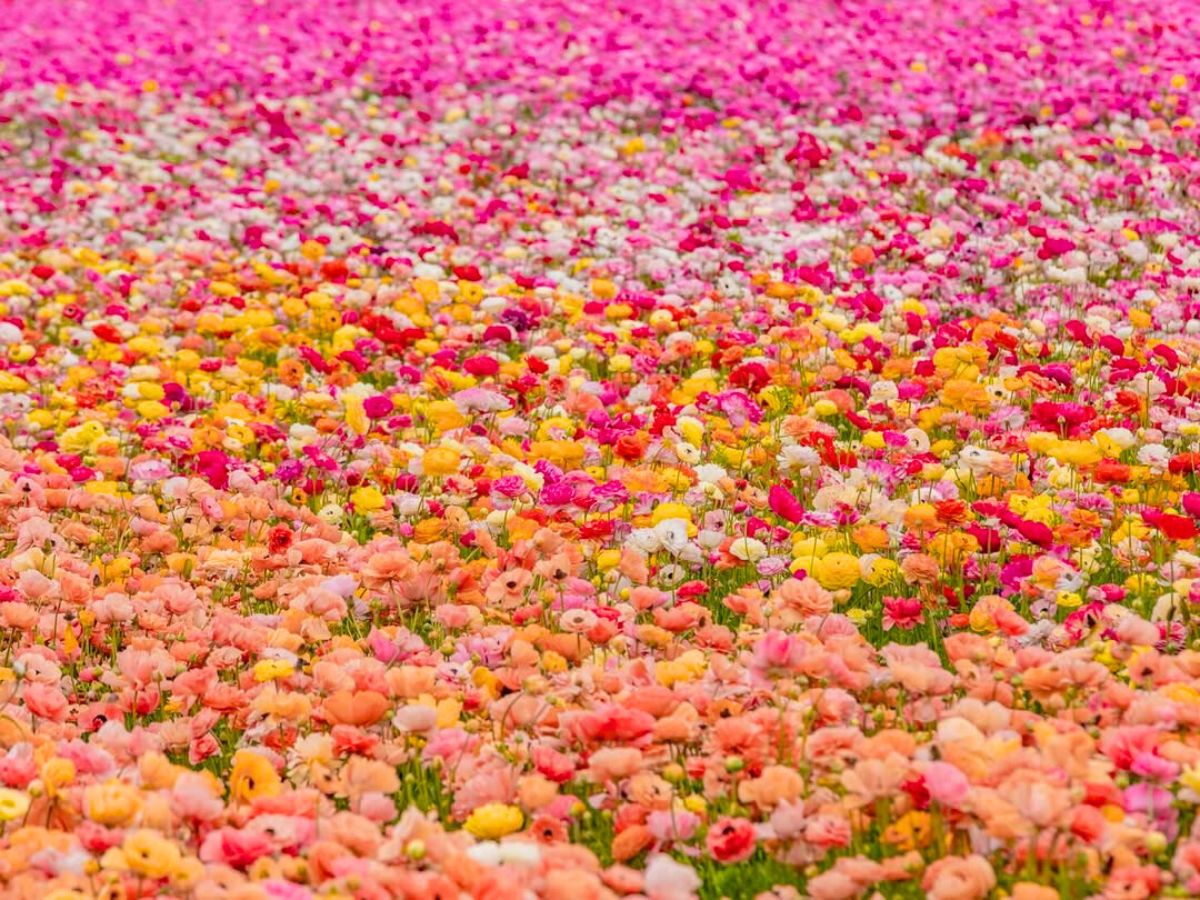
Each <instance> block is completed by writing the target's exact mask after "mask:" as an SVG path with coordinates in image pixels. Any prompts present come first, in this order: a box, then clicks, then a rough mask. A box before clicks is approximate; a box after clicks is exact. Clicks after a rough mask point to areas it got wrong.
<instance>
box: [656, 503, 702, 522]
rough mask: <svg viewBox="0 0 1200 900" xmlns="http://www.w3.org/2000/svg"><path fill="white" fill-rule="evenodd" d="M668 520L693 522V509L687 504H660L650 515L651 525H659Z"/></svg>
mask: <svg viewBox="0 0 1200 900" xmlns="http://www.w3.org/2000/svg"><path fill="white" fill-rule="evenodd" d="M668 519H683V520H684V521H685V522H691V521H692V508H691V507H690V506H688V505H687V504H686V503H660V504H659V505H658V506H656V507H655V508H654V512H653V513H651V515H650V523H651V525H658V524H659V523H660V522H665V521H667V520H668Z"/></svg>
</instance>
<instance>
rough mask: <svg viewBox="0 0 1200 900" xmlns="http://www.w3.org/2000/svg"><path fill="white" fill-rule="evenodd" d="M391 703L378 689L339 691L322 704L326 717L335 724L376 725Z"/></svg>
mask: <svg viewBox="0 0 1200 900" xmlns="http://www.w3.org/2000/svg"><path fill="white" fill-rule="evenodd" d="M389 708H391V703H389V702H388V698H387V697H385V696H383V694H381V693H379V692H378V691H337V692H336V693H333V694H330V695H329V696H328V697H326V698H325V702H324V703H323V704H322V709H323V710H324V713H325V717H326V718H327V719H329V721H331V722H333V723H334V724H335V725H355V726H358V727H360V728H361V727H365V726H368V725H374V724H375V723H376V722H378V721H379V720H380V719H382V718H383V717H384V715H385V714H386V713H387V711H388V709H389Z"/></svg>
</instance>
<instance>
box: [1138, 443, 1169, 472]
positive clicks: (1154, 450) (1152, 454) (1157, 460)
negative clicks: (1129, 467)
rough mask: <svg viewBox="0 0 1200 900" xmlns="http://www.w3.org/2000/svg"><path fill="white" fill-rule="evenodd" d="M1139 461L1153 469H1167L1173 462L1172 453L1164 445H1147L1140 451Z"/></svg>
mask: <svg viewBox="0 0 1200 900" xmlns="http://www.w3.org/2000/svg"><path fill="white" fill-rule="evenodd" d="M1137 461H1138V464H1139V465H1143V466H1149V467H1150V468H1152V469H1166V468H1167V466H1168V464H1169V463H1170V462H1171V451H1170V450H1168V449H1167V448H1166V447H1164V446H1163V445H1162V444H1146V445H1145V446H1144V447H1142V448H1141V449H1139V450H1138V453H1137Z"/></svg>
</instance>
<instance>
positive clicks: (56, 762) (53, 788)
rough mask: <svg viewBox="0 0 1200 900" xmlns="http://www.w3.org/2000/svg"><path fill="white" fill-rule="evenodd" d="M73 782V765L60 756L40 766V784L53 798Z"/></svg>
mask: <svg viewBox="0 0 1200 900" xmlns="http://www.w3.org/2000/svg"><path fill="white" fill-rule="evenodd" d="M74 780H75V763H73V762H71V760H69V759H66V758H64V757H61V756H56V757H54V758H53V759H49V760H47V761H46V764H45V765H44V766H42V782H43V784H45V785H46V793H47V794H48V795H49V796H51V797H54V796H56V795H57V794H58V792H59V790H60V789H61V788H64V787H66V786H67V785H68V784H70V783H71V782H72V781H74Z"/></svg>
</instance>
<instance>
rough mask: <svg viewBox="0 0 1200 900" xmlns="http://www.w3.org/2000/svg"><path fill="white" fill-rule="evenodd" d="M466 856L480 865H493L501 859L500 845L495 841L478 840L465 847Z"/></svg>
mask: <svg viewBox="0 0 1200 900" xmlns="http://www.w3.org/2000/svg"><path fill="white" fill-rule="evenodd" d="M467 856H469V857H471V859H473V860H475V862H477V863H479V864H480V865H481V866H489V867H494V866H498V865H500V863H501V861H502V857H501V853H500V845H499V844H497V843H496V842H495V841H480V842H479V843H478V844H474V845H472V846H470V847H468V848H467Z"/></svg>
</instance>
